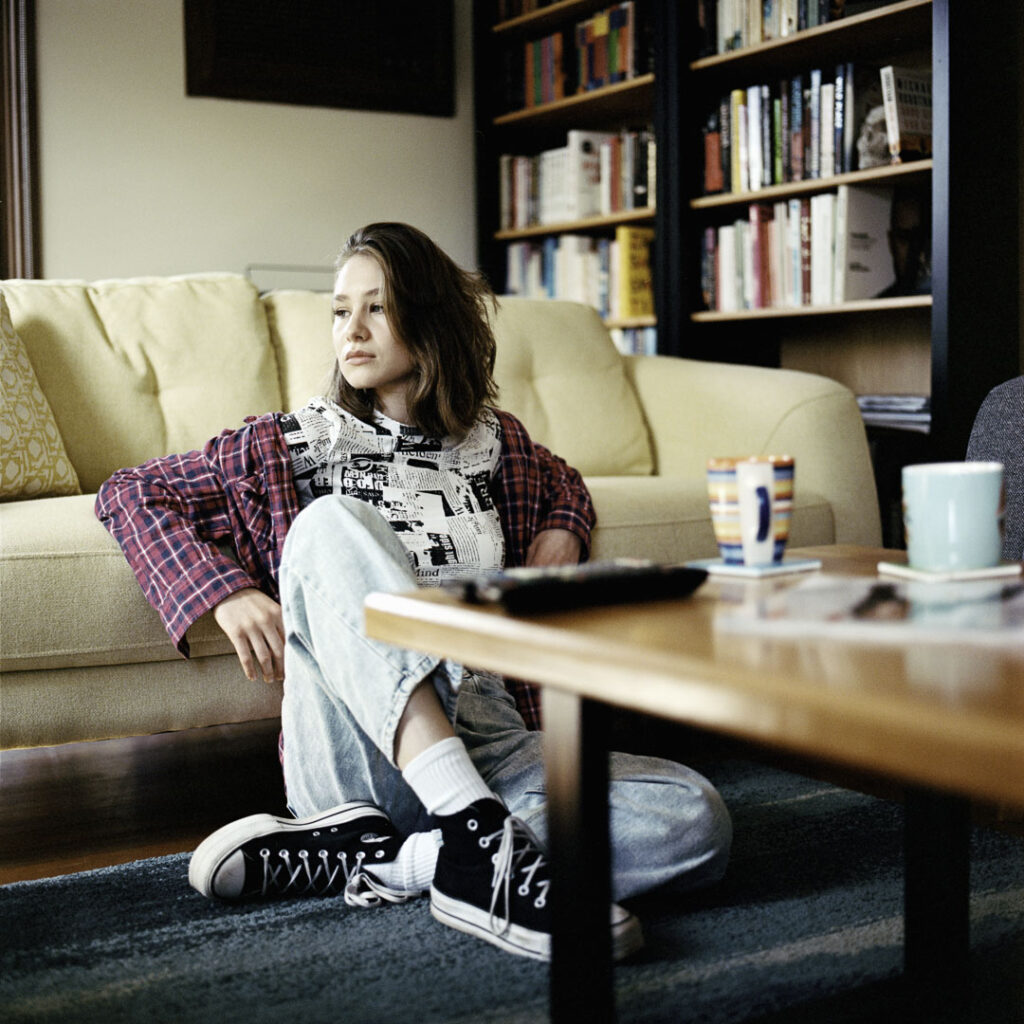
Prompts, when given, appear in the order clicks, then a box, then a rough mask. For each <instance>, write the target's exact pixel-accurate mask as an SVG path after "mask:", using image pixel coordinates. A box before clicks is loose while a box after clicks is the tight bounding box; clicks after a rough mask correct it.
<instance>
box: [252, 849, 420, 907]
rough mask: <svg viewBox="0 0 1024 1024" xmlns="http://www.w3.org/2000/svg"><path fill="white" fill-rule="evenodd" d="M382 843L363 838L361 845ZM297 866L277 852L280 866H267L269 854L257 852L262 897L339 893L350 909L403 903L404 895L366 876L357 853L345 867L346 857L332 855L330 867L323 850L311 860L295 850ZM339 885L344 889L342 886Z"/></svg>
mask: <svg viewBox="0 0 1024 1024" xmlns="http://www.w3.org/2000/svg"><path fill="white" fill-rule="evenodd" d="M375 841H376V842H385V839H384V838H379V839H378V838H377V837H370V836H366V837H364V838H363V842H375ZM296 856H297V857H298V863H297V864H293V863H292V856H291V851H289V850H286V849H285V850H280V851H278V857H280V859H281V863H280V864H274V863H272V862H271V853H270V850H269V849H267V848H266V847H264V848H263V849H261V850H260V858H261V859H262V861H263V885H262V894H263V895H264V896H266V895H267V894H268V893H271V892H273V893H279V894H280V895H282V896H285V895H293V896H306V895H317V896H323V895H327V894H328V893H330V892H332V891H333V892H337V891H338V889H341V891H342V894H343V896H344V899H345V902H346V903H347V904H348V905H349V906H350V907H375V906H377V905H378V904H380V903H381V902H387V903H404V902H405V901H406V900H407V899H409V896H408V894H406V893H403V892H399V891H398V890H396V889H391V888H389V887H388V886H386V885H384V884H383V883H382V882H380V881H379V880H378V879H377V878H375V877H374V876H373V875H372V874H370V873H369V872H368V871H367V870H366V869H365V867H364V866H363V862H364V861H365V859H366V853H365V851H363V850H360V851H359V852H358V853H357V854H356V855H355V857H354V858H353V863H352V864H351V866H350V864H349V857H348V854H347V853H345V852H344V851H340V852H339V853H337V854H335V858H336V860H337V863H335V864H332V863H331V859H330V854H329V853H328V852H327V850H318V851H316V854H315V856H313V857H311V855H310V851H309V850H305V849H302V850H299V851H298V853H297V855H296ZM342 881H344V885H343V886H342Z"/></svg>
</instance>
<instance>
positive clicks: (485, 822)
mask: <svg viewBox="0 0 1024 1024" xmlns="http://www.w3.org/2000/svg"><path fill="white" fill-rule="evenodd" d="M434 820H435V823H436V824H437V825H438V826H439V827H440V829H441V836H442V839H443V845H442V847H441V850H440V852H439V853H438V858H437V868H436V869H435V872H434V881H433V884H432V885H431V887H430V912H431V913H432V914H433V915H434V917H435V918H437V920H438V921H441V922H442V923H443V924H447V925H449V926H450V927H452V928H457V929H458V930H459V931H463V932H468V933H469V934H470V935H476V936H477V937H478V938H481V939H484V940H485V941H486V942H490V943H493V944H494V945H495V946H498V947H499V948H501V949H504V950H505V951H506V952H509V953H515V954H517V955H519V956H528V957H533V958H534V959H535V960H550V959H551V909H550V900H549V898H548V891H549V889H550V887H551V872H550V868H549V865H548V862H547V860H546V858H545V857H544V854H543V852H542V850H541V848H540V845H539V843H538V842H537V838H536V837H535V836H534V834H533V832H532V831H531V830H530V828H529V826H528V825H526V824H525V822H523V821H521V820H520V819H519V818H516V817H515V816H514V815H510V814H509V813H508V811H507V810H506V808H505V807H504V806H503V805H502V804H501V803H500V802H499V801H497V800H478V801H477V802H476V803H474V804H471V805H470V806H469V807H468V808H467V809H466V810H464V811H462V812H460V813H459V814H452V815H447V816H438V817H436V818H435V819H434ZM611 929H612V955H613V956H614V958H615V959H616V960H621V959H622V958H623V957H626V956H629V955H630V954H631V953H634V952H636V951H637V950H638V949H640V948H641V947H642V946H643V941H644V940H643V933H642V931H641V929H640V922H639V921H638V920H637V918H636V917H635V916H634V915H633V914H631V913H629V911H627V910H625V909H623V908H622V907H620V906H618V905H617V904H614V903H613V904H612V906H611Z"/></svg>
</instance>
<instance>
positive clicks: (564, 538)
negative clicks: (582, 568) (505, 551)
mask: <svg viewBox="0 0 1024 1024" xmlns="http://www.w3.org/2000/svg"><path fill="white" fill-rule="evenodd" d="M582 551H583V545H582V543H581V542H580V539H579V537H577V536H576V534H575V533H572V532H571V531H570V530H541V532H540V533H538V534H537V536H536V537H534V538H533V541H532V542H531V544H530V547H529V549H528V550H527V552H526V564H527V565H537V566H540V565H576V563H577V562H579V560H580V554H581V553H582Z"/></svg>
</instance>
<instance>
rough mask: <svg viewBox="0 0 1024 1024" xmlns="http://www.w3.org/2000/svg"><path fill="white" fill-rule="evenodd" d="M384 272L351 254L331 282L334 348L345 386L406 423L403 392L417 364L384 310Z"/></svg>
mask: <svg viewBox="0 0 1024 1024" xmlns="http://www.w3.org/2000/svg"><path fill="white" fill-rule="evenodd" d="M383 300H384V272H383V271H382V270H381V268H380V265H379V264H378V263H377V261H376V260H374V259H373V258H372V257H370V256H363V255H356V256H352V257H351V258H350V259H349V260H348V261H347V262H346V263H345V265H344V266H343V267H342V268H341V270H340V271H339V272H338V276H337V278H336V279H335V284H334V305H333V310H334V328H333V338H334V353H335V355H336V356H337V358H338V366H339V368H340V369H341V374H342V376H343V377H344V378H345V380H346V381H348V383H349V385H350V386H351V387H353V388H358V389H359V390H366V391H373V392H374V394H375V395H376V400H377V408H378V409H380V411H381V412H383V413H384V415H385V416H388V417H390V418H391V419H393V420H398V422H399V423H408V422H409V413H408V405H407V395H408V391H409V385H410V384H411V383H412V380H413V378H414V372H415V364H414V362H413V359H412V356H411V354H410V353H409V350H408V349H407V348H406V347H405V343H404V342H403V341H402V340H401V339H400V338H398V337H397V336H396V335H395V334H394V333H393V332H392V330H391V324H390V323H389V321H388V318H387V316H386V315H385V313H384V305H383Z"/></svg>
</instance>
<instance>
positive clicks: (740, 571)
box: [686, 558, 821, 579]
mask: <svg viewBox="0 0 1024 1024" xmlns="http://www.w3.org/2000/svg"><path fill="white" fill-rule="evenodd" d="M686 564H687V565H688V566H690V568H692V569H704V570H706V571H707V572H708V573H710V574H711V575H712V576H742V577H745V578H747V579H760V578H762V577H765V576H788V575H789V574H791V573H796V572H813V571H814V570H815V569H820V568H821V559H819V558H783V560H782V561H781V562H780V563H778V564H776V563H772V564H771V565H734V564H732V563H731V562H724V561H722V559H721V558H707V559H703V560H701V561H697V562H687V563H686Z"/></svg>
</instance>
